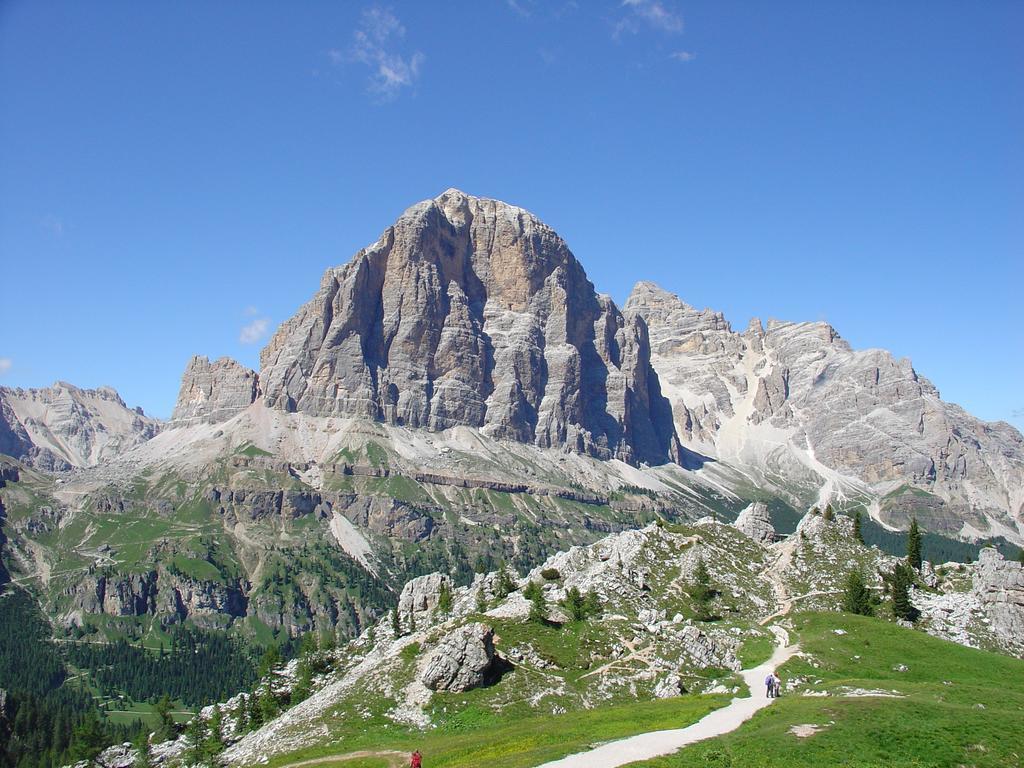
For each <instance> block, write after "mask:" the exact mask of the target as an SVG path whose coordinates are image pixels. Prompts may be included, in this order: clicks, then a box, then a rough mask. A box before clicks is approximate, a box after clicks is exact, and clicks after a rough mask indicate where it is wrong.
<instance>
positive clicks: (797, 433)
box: [626, 283, 1024, 538]
mask: <svg viewBox="0 0 1024 768" xmlns="http://www.w3.org/2000/svg"><path fill="white" fill-rule="evenodd" d="M626 313H627V315H628V314H637V315H640V316H641V317H643V319H644V320H645V321H646V323H647V326H648V329H649V334H650V339H651V349H652V358H651V362H652V365H653V366H654V369H655V370H656V371H657V373H658V375H659V378H660V381H661V386H662V389H663V391H664V392H665V394H666V395H667V396H668V398H669V399H670V400H671V401H672V407H673V413H674V416H675V423H676V428H677V431H678V434H679V436H680V438H681V440H682V441H683V443H684V445H686V446H688V447H691V448H693V449H695V450H699V451H701V452H703V453H705V454H707V455H709V456H712V457H715V458H719V459H722V460H725V461H728V462H730V463H731V464H733V465H736V466H741V467H748V468H752V469H754V470H756V472H757V473H758V474H760V475H761V476H762V477H764V478H765V479H766V481H767V480H769V479H770V477H771V476H772V475H774V476H775V477H777V478H778V477H782V478H786V482H789V483H791V484H792V485H793V486H798V485H799V484H801V483H807V484H808V485H812V486H817V487H819V488H821V494H822V496H823V500H827V499H828V498H829V497H831V496H841V497H847V498H849V497H853V498H857V497H860V498H863V499H864V503H865V505H867V506H869V508H870V509H871V511H872V514H873V515H874V516H875V517H877V518H878V519H881V520H882V521H883V522H885V523H886V524H888V525H891V526H895V527H905V526H906V525H907V524H908V523H909V520H910V516H911V515H916V516H917V517H918V518H919V519H920V520H921V521H922V523H923V524H924V525H925V526H926V527H927V528H929V529H931V530H937V531H944V532H947V533H952V534H956V535H963V536H967V537H969V538H975V537H978V536H979V535H1009V536H1011V537H1017V536H1019V535H1020V531H1021V525H1022V522H1024V438H1022V437H1021V434H1020V433H1019V432H1018V431H1017V430H1015V429H1013V428H1012V427H1011V426H1009V425H1008V424H1005V423H993V424H990V423H986V422H983V421H981V420H979V419H976V418H974V417H973V416H971V415H970V414H968V413H966V412H965V411H964V410H963V409H962V408H960V407H959V406H956V405H953V404H950V403H946V402H943V401H942V400H941V399H940V397H939V392H938V390H937V389H936V388H935V386H934V385H933V384H932V383H931V382H930V381H928V379H926V378H925V377H924V376H922V375H920V374H919V373H918V372H917V371H916V370H915V369H914V367H913V365H912V364H911V362H910V360H908V359H905V358H904V359H897V358H895V357H893V355H891V354H890V353H889V352H887V351H885V350H881V349H867V350H854V349H853V348H852V347H851V346H850V345H849V343H847V342H846V341H845V340H844V339H843V338H842V337H841V336H840V335H839V333H838V332H837V331H836V329H834V328H833V327H832V326H831V325H829V324H827V323H824V322H805V323H794V322H785V321H779V320H771V321H769V322H768V324H767V328H766V329H765V328H762V326H761V324H760V322H759V321H758V322H756V323H754V322H752V323H751V325H750V327H749V328H748V329H747V330H746V331H745V332H744V333H742V334H741V333H736V332H733V331H732V329H731V327H730V325H729V323H728V322H727V321H726V320H725V318H724V317H723V316H722V315H721V314H720V313H717V312H712V311H711V310H704V311H698V310H695V309H693V308H692V307H690V306H689V305H687V304H686V303H685V302H683V301H682V300H681V299H679V298H678V297H677V296H675V295H674V294H672V293H670V292H668V291H665V290H662V289H661V288H658V287H657V286H655V285H653V284H651V283H639V284H638V285H637V287H636V288H635V289H634V291H633V293H632V295H631V296H630V297H629V300H628V301H627V302H626ZM871 499H878V500H879V501H877V502H875V503H871Z"/></svg>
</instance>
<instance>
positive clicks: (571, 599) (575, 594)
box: [562, 587, 587, 621]
mask: <svg viewBox="0 0 1024 768" xmlns="http://www.w3.org/2000/svg"><path fill="white" fill-rule="evenodd" d="M562 607H563V608H565V611H566V613H568V614H569V618H570V619H571V620H572V621H583V620H584V619H585V618H587V606H586V603H585V601H584V599H583V595H582V594H580V590H579V588H578V587H570V588H569V591H568V592H566V594H565V599H564V600H563V601H562Z"/></svg>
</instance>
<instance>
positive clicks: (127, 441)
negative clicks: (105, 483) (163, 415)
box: [0, 381, 162, 470]
mask: <svg viewBox="0 0 1024 768" xmlns="http://www.w3.org/2000/svg"><path fill="white" fill-rule="evenodd" d="M161 427H162V424H161V422H160V421H159V420H158V419H154V418H151V417H149V416H146V414H145V413H143V412H142V409H141V408H129V407H128V406H126V405H125V403H124V400H122V399H121V396H120V395H119V394H118V393H117V391H116V390H115V389H113V388H112V387H106V386H103V387H97V388H96V389H83V388H81V387H76V386H75V385H73V384H68V383H67V382H64V381H58V382H55V383H54V385H53V386H52V387H41V388H38V389H22V388H20V387H17V388H14V387H0V453H2V454H6V455H8V456H13V457H15V458H17V459H21V460H23V461H25V462H27V463H29V464H32V465H33V466H36V467H38V468H40V469H47V470H67V469H71V468H73V467H88V466H92V465H95V464H98V463H100V462H103V461H106V460H108V459H112V458H114V457H115V456H117V455H119V454H121V453H123V452H124V451H126V450H128V449H129V448H132V447H134V446H136V445H138V444H139V443H142V442H145V441H146V440H148V439H149V438H151V437H153V436H154V435H155V434H157V432H159V431H160V429H161Z"/></svg>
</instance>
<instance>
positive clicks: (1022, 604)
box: [973, 547, 1024, 646]
mask: <svg viewBox="0 0 1024 768" xmlns="http://www.w3.org/2000/svg"><path fill="white" fill-rule="evenodd" d="M973 593H974V595H975V596H976V597H977V598H978V599H979V600H980V601H981V604H982V607H983V608H984V610H985V613H986V615H987V616H988V618H989V620H990V621H991V627H992V631H993V632H994V633H996V634H997V635H999V636H1001V637H1005V638H1012V639H1013V640H1014V641H1015V642H1016V643H1017V644H1018V645H1020V646H1024V565H1021V564H1020V563H1015V562H1012V561H1009V560H1004V559H1003V556H1002V555H1001V554H1000V553H999V551H998V550H996V549H994V548H992V547H985V548H984V549H982V550H981V553H980V554H979V555H978V562H977V564H976V565H975V568H974V588H973Z"/></svg>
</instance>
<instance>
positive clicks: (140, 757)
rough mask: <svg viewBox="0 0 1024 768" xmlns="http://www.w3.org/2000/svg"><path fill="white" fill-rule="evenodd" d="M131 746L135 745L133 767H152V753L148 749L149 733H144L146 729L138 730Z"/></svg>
mask: <svg viewBox="0 0 1024 768" xmlns="http://www.w3.org/2000/svg"><path fill="white" fill-rule="evenodd" d="M132 746H134V747H135V766H134V768H152V766H153V755H152V753H151V752H150V750H149V735H148V734H147V733H146V729H143V730H142V731H140V732H139V735H138V736H137V737H136V738H135V742H134V743H133V744H132Z"/></svg>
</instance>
